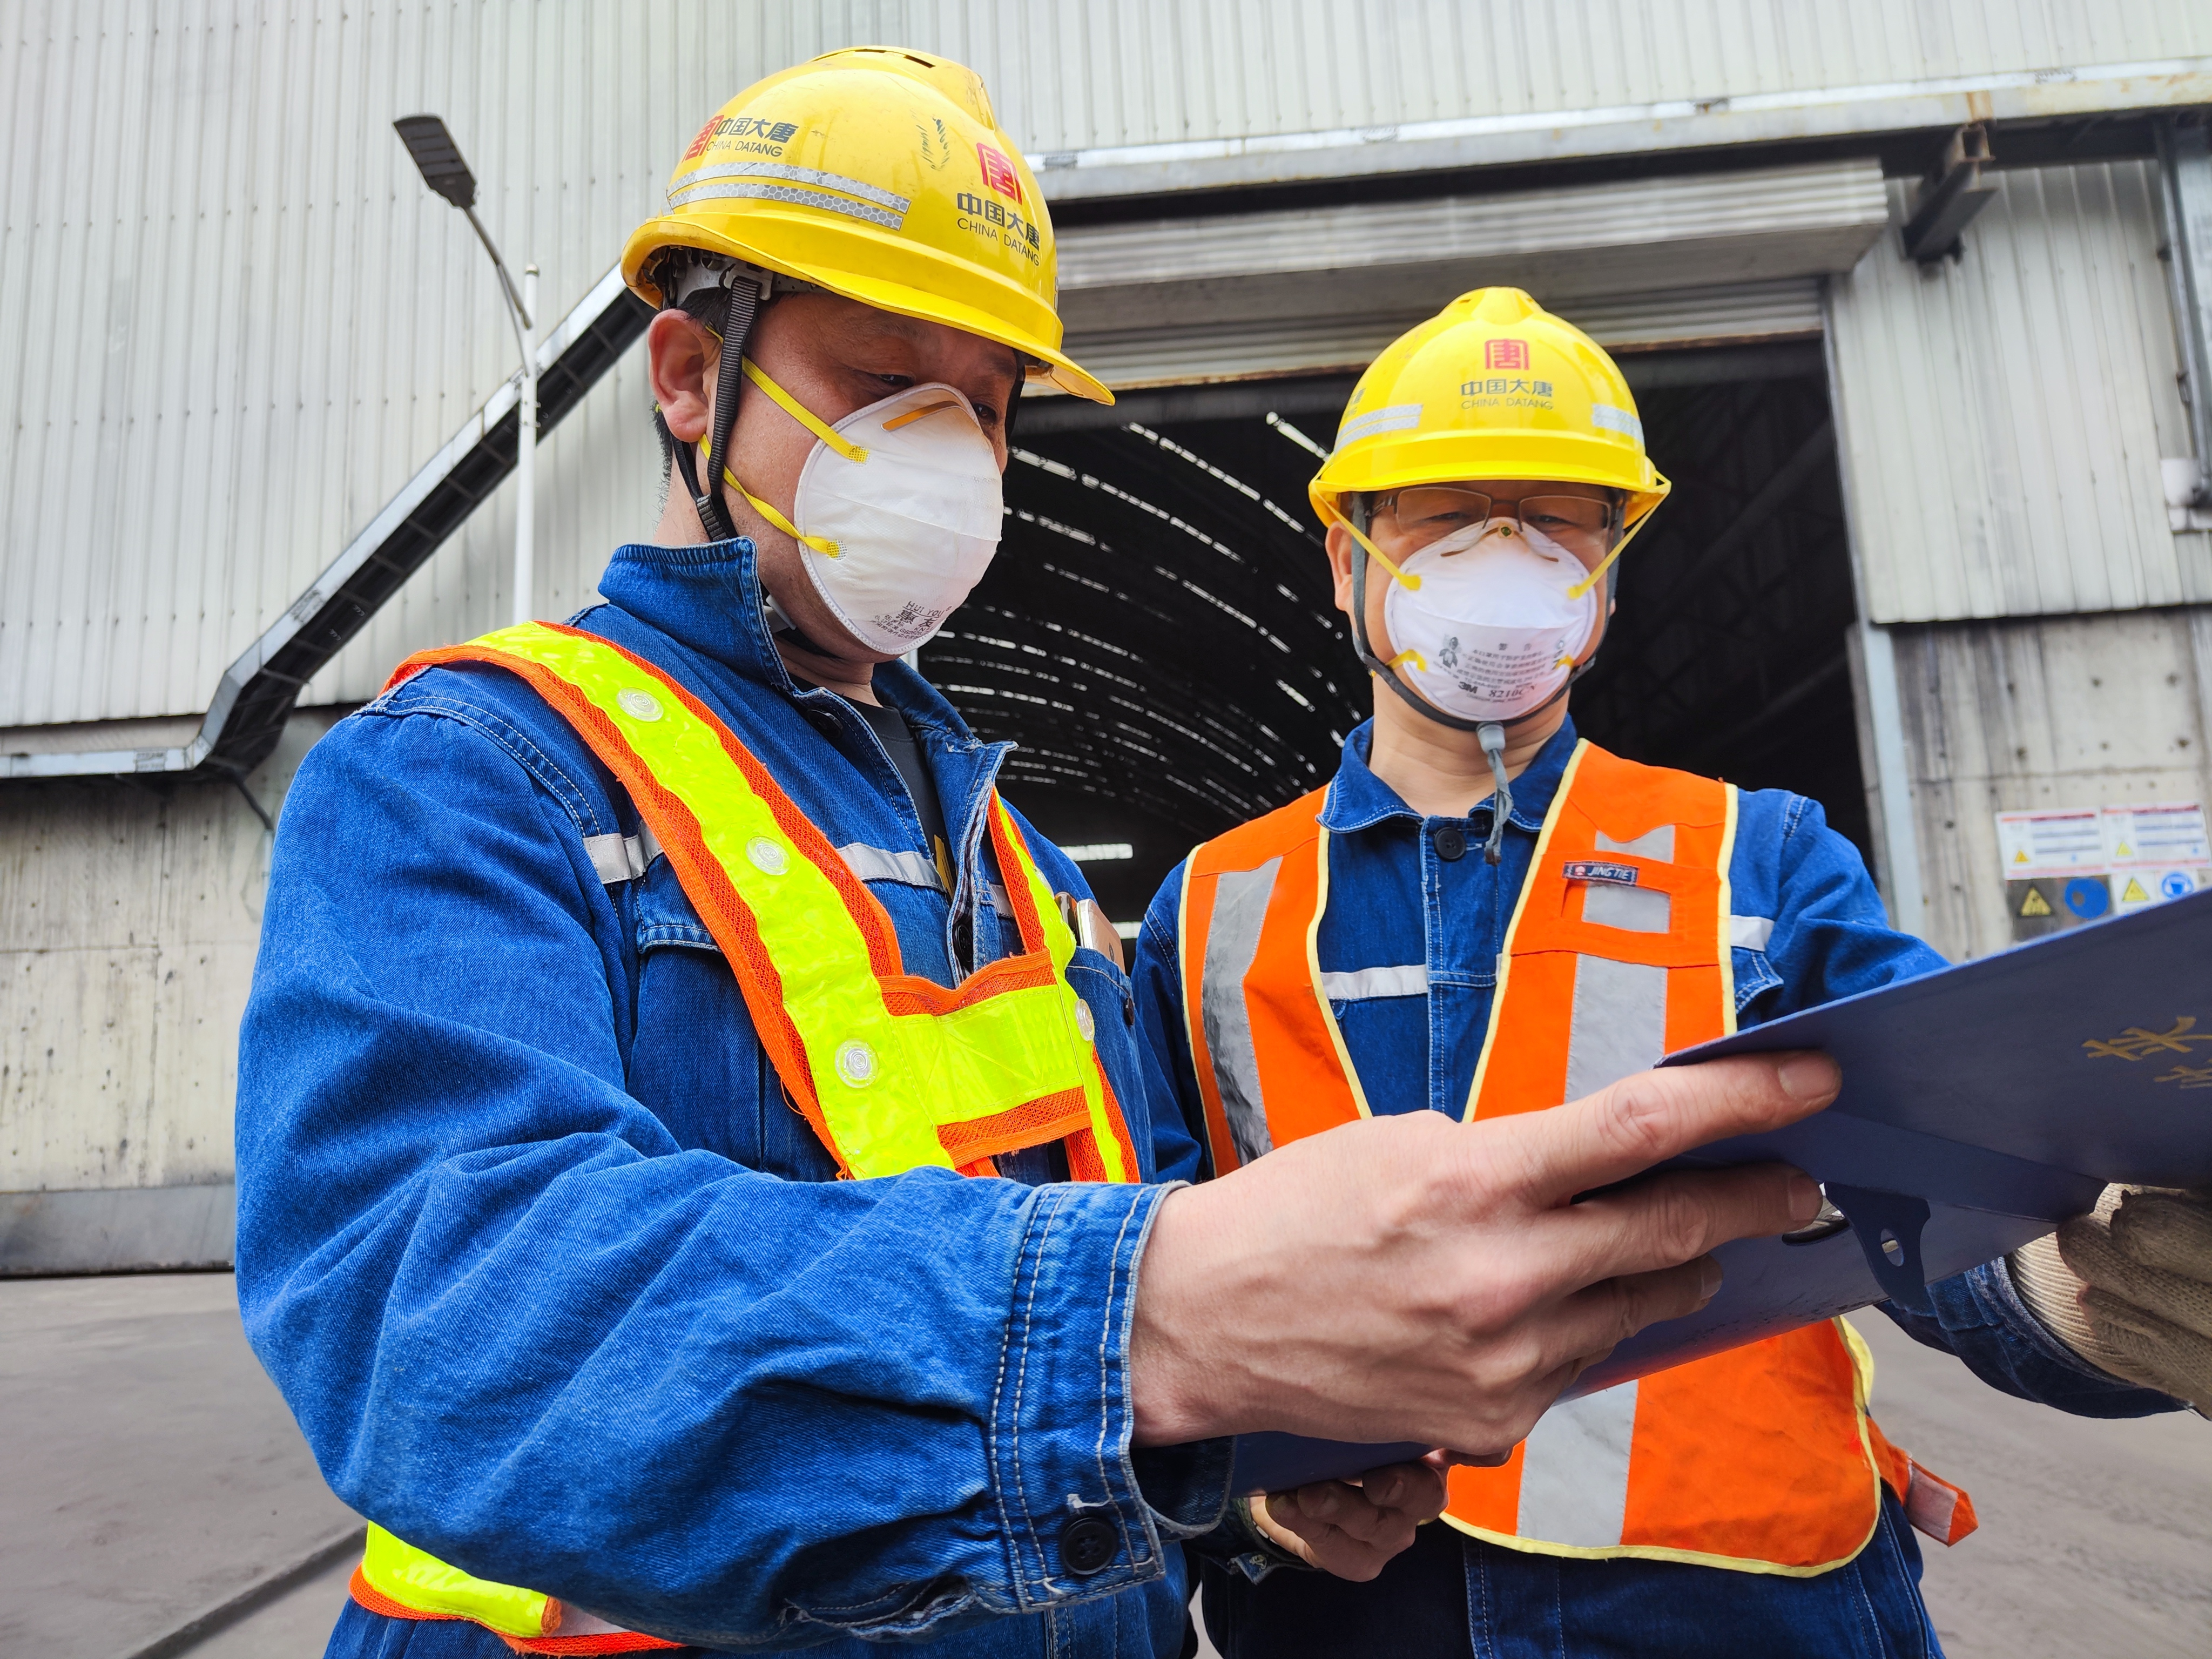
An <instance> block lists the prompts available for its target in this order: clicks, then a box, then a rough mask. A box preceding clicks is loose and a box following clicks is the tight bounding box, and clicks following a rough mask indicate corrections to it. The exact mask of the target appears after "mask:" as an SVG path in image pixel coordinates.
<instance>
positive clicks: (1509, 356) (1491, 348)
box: [1482, 340, 1528, 368]
mask: <svg viewBox="0 0 2212 1659" xmlns="http://www.w3.org/2000/svg"><path fill="white" fill-rule="evenodd" d="M1482 366H1483V367H1484V368H1528V342H1527V341H1526V340H1485V341H1484V342H1483V343H1482Z"/></svg>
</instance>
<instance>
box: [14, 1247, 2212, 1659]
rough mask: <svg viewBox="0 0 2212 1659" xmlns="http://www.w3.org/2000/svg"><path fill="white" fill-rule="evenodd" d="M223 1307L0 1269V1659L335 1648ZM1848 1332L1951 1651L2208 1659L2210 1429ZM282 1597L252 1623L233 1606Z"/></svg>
mask: <svg viewBox="0 0 2212 1659" xmlns="http://www.w3.org/2000/svg"><path fill="white" fill-rule="evenodd" d="M232 1296H233V1290H232V1284H231V1280H230V1278H229V1276H228V1274H220V1273H209V1274H174V1275H149V1276H147V1277H143V1278H118V1279H34V1280H0V1425H4V1428H0V1433H4V1436H5V1444H6V1447H7V1451H6V1456H5V1465H4V1466H5V1469H6V1480H5V1482H4V1484H0V1654H6V1655H10V1656H12V1655H16V1654H21V1655H25V1656H32V1655H36V1656H39V1659H173V1656H176V1655H181V1654H185V1653H189V1654H190V1655H191V1659H313V1656H315V1655H317V1654H319V1653H320V1652H321V1650H322V1647H323V1643H324V1639H325V1637H326V1636H327V1634H328V1633H329V1631H330V1626H331V1620H333V1619H334V1618H335V1617H336V1616H337V1609H338V1607H339V1604H340V1603H341V1602H342V1601H343V1598H344V1595H345V1581H346V1577H347V1575H348V1574H349V1572H350V1571H351V1570H352V1565H353V1560H354V1559H355V1558H354V1554H353V1552H352V1550H351V1549H350V1548H349V1547H348V1541H349V1540H350V1539H351V1538H352V1537H354V1536H356V1535H357V1528H358V1526H359V1522H358V1521H357V1520H356V1519H355V1517H353V1516H351V1515H349V1512H348V1511H347V1510H346V1509H345V1507H344V1506H343V1504H339V1503H338V1502H337V1499H336V1498H332V1497H331V1495H330V1493H329V1492H327V1491H326V1490H325V1487H324V1486H323V1484H322V1481H321V1480H320V1478H319V1476H318V1474H316V1471H315V1467H314V1463H313V1460H312V1459H311V1458H310V1457H309V1456H308V1455H307V1447H306V1446H305V1444H304V1443H302V1442H301V1439H300V1436H299V1432H298V1431H297V1430H296V1429H295V1427H294V1426H293V1424H292V1420H291V1418H290V1415H289V1413H287V1412H286V1410H285V1408H284V1405H283V1401H281V1400H280V1399H279V1398H278V1397H277V1395H276V1390H275V1389H273V1388H272V1387H270V1384H269V1382H268V1380H267V1379H266V1378H265V1377H264V1376H263V1375H262V1373H261V1370H260V1367H259V1366H258V1364H255V1362H254V1359H253V1357H252V1353H251V1352H248V1350H247V1348H246V1342H245V1338H244V1334H243V1333H242V1332H241V1331H240V1327H239V1321H238V1313H237V1309H236V1306H235V1304H234V1302H233V1300H232ZM1857 1323H1858V1325H1859V1328H1861V1330H1862V1331H1863V1332H1864V1333H1865V1334H1866V1336H1867V1339H1868V1340H1869V1343H1870V1344H1871V1345H1872V1346H1873V1347H1874V1350H1875V1354H1876V1356H1877V1358H1878V1360H1879V1363H1880V1366H1881V1373H1880V1376H1879V1379H1878V1382H1877V1384H1876V1393H1875V1407H1876V1411H1877V1413H1878V1414H1879V1415H1880V1417H1881V1421H1882V1424H1883V1426H1884V1427H1885V1428H1886V1429H1887V1431H1888V1433H1889V1434H1890V1436H1891V1437H1892V1438H1893V1439H1894V1440H1896V1441H1897V1442H1898V1443H1899V1444H1901V1445H1903V1446H1905V1448H1907V1449H1909V1450H1911V1452H1912V1453H1913V1454H1914V1455H1916V1456H1917V1457H1918V1458H1919V1459H1920V1460H1921V1461H1922V1462H1924V1463H1926V1464H1927V1465H1928V1466H1929V1468H1933V1469H1935V1470H1936V1472H1937V1473H1938V1474H1943V1475H1945V1476H1947V1477H1948V1478H1950V1479H1952V1480H1957V1481H1959V1482H1960V1483H1961V1484H1963V1485H1966V1486H1969V1487H1970V1488H1971V1489H1972V1492H1973V1494H1974V1499H1975V1503H1976V1505H1977V1507H1978V1510H1979V1511H1980V1514H1981V1516H1982V1529H1981V1531H1980V1532H1978V1534H1975V1535H1974V1536H1972V1537H1971V1538H1969V1539H1967V1540H1966V1541H1964V1542H1963V1543H1961V1544H1960V1545H1959V1546H1958V1547H1956V1548H1955V1549H1952V1550H1948V1551H1947V1550H1944V1549H1942V1547H1940V1546H1934V1545H1931V1546H1929V1566H1928V1580H1927V1586H1928V1601H1929V1606H1930V1607H1932V1608H1933V1609H1934V1611H1935V1614H1936V1625H1937V1626H1938V1628H1939V1629H1940V1631H1941V1632H1942V1638H1943V1642H1944V1645H1945V1647H1946V1649H1947V1650H1948V1652H1949V1653H1950V1655H1951V1656H1952V1659H2205V1656H2208V1655H2212V1424H2208V1423H2206V1422H2204V1421H2203V1420H2202V1419H2199V1418H2197V1417H2195V1416H2192V1415H2188V1414H2180V1415H2175V1416H2168V1417H2162V1418H2156V1419H2147V1420H2144V1421H2140V1422H2132V1423H2097V1422H2090V1421H2087V1420H2086V1419H2079V1418H2069V1417H2064V1416H2062V1415H2060V1414H2059V1413H2055V1412H2050V1411H2045V1410H2043V1409H2041V1408H2039V1407H2033V1406H2030V1405H2027V1404H2026V1403H2024V1402H2022V1401H2016V1400H2011V1399H2008V1398H2006V1397H2005V1396H2003V1395H1998V1394H1996V1393H1995V1392H1993V1391H1992V1390H1990V1389H1986V1388H1984V1387H1983V1386H1982V1385H1981V1384H1980V1383H1978V1382H1976V1381H1975V1380H1974V1379H1973V1378H1972V1376H1969V1375H1968V1374H1967V1373H1966V1370H1965V1369H1964V1368H1963V1367H1961V1366H1960V1365H1959V1364H1957V1363H1956V1362H1954V1361H1953V1360H1951V1359H1949V1358H1947V1357H1946V1356H1944V1355H1942V1354H1936V1353H1931V1352H1928V1351H1927V1350H1925V1349H1922V1348H1918V1347H1916V1346H1914V1345H1913V1344H1912V1343H1911V1342H1910V1341H1908V1340H1906V1339H1905V1337H1904V1336H1902V1335H1901V1334H1899V1333H1898V1332H1897V1331H1896V1329H1895V1328H1893V1326H1891V1325H1890V1323H1889V1322H1888V1321H1887V1320H1885V1319H1883V1318H1881V1316H1878V1315H1868V1316H1862V1317H1861V1318H1860V1319H1859V1320H1858V1321H1857ZM287 1574H291V1575H293V1577H289V1578H287V1577H285V1575H287ZM272 1584H273V1585H274V1586H275V1587H276V1589H277V1590H278V1592H279V1593H276V1594H274V1595H266V1594H264V1596H263V1598H262V1599H261V1600H260V1601H259V1602H258V1605H254V1606H252V1607H251V1608H250V1609H249V1610H248V1611H246V1613H245V1614H244V1616H243V1617H232V1616H230V1614H228V1613H225V1612H224V1611H223V1610H224V1609H225V1608H227V1607H228V1608H232V1609H235V1607H237V1605H238V1603H239V1601H240V1598H241V1597H244V1598H249V1599H250V1598H252V1597H253V1596H254V1595H255V1592H256V1590H257V1587H267V1586H270V1585H272ZM210 1613H213V1614H215V1615H216V1618H215V1619H214V1620H211V1621H210V1623H211V1625H212V1626H213V1627H212V1628H208V1627H206V1626H203V1629H204V1632H205V1633H204V1634H203V1635H201V1636H200V1637H199V1638H197V1639H196V1640H195V1639H190V1638H189V1637H188V1636H187V1635H186V1632H187V1631H188V1627H190V1626H191V1625H192V1624H193V1621H195V1620H202V1619H204V1618H206V1616H207V1615H209V1614H210Z"/></svg>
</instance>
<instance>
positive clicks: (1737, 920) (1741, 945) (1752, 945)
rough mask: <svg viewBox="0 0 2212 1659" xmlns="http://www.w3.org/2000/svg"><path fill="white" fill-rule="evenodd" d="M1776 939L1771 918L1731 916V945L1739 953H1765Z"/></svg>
mask: <svg viewBox="0 0 2212 1659" xmlns="http://www.w3.org/2000/svg"><path fill="white" fill-rule="evenodd" d="M1773 937H1774V918H1773V917H1771V916H1730V917H1729V944H1730V945H1734V946H1735V948H1736V949H1737V950H1739V951H1764V950H1765V948H1766V942H1767V941H1768V940H1769V939H1772V938H1773Z"/></svg>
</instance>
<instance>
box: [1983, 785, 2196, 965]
mask: <svg viewBox="0 0 2212 1659" xmlns="http://www.w3.org/2000/svg"><path fill="white" fill-rule="evenodd" d="M1996 826H1997V852H1998V856H1999V857H2000V859H2001V860H2002V862H2003V866H2004V884H2005V908H2006V910H2007V911H2008V912H2009V913H2010V914H2011V916H2012V936H2013V938H2014V939H2016V940H2017V939H2037V938H2039V937H2041V936H2042V935H2043V934H2045V933H2058V932H2060V931H2062V930H2063V929H2065V928H2069V927H2081V926H2082V925H2083V924H2085V923H2087V922H2092V921H2102V920H2104V918H2105V917H2106V916H2112V915H2120V916H2124V915H2133V914H2134V913H2135V912H2136V911H2138V910H2146V909H2148V908H2150V907H2151V906H2152V905H2154V904H2164V903H2166V902H2168V901H2169V900H2172V899H2178V898H2180V897H2182V896H2185V895H2186V894H2189V893H2193V892H2195V891H2197V889H2199V888H2200V887H2212V843H2208V840H2207V837H2206V834H2205V822H2204V808H2203V805H2202V804H2201V803H2199V802H2197V801H2162V802H2158V803H2155V804H2148V805H2130V806H2105V807H2098V808H2090V807H2071V808H2066V809H2063V810H2057V811H2041V812H1999V813H1998V814H1997V815H1996Z"/></svg>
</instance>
